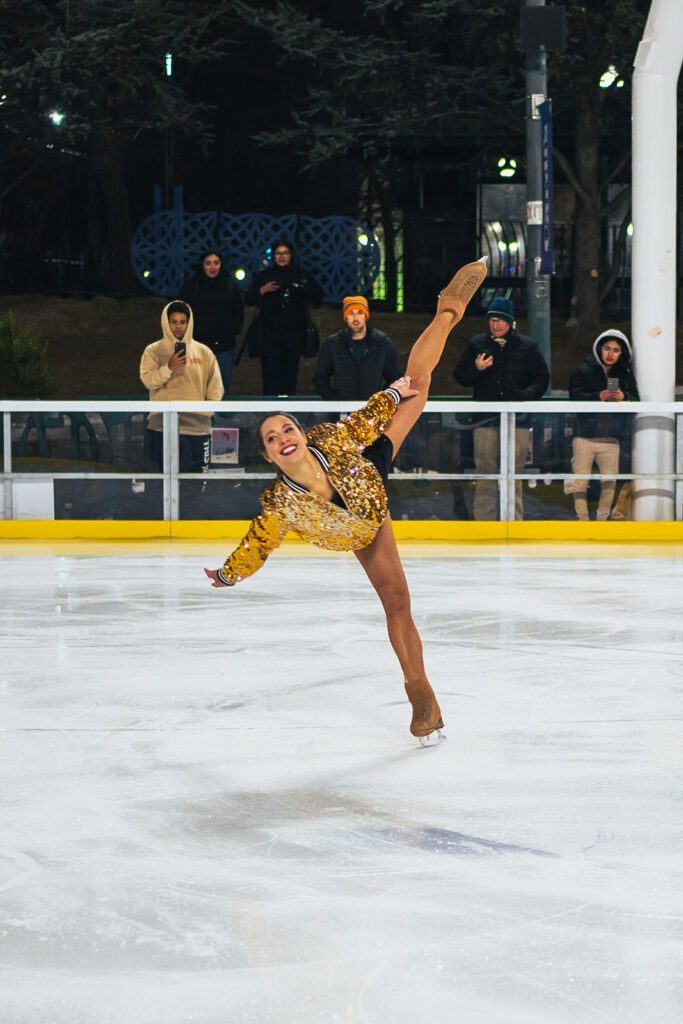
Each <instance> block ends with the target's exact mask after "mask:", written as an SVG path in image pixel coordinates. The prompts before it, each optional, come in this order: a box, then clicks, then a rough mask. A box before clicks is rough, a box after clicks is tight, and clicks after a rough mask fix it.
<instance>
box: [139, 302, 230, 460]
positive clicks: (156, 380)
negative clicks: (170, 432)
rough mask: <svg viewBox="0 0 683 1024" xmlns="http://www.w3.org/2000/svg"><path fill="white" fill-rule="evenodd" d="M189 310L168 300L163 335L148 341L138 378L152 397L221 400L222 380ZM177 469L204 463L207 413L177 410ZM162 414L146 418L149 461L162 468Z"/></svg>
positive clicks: (208, 446) (207, 447)
mask: <svg viewBox="0 0 683 1024" xmlns="http://www.w3.org/2000/svg"><path fill="white" fill-rule="evenodd" d="M193 326H194V325H193V320H192V310H191V309H190V307H189V306H188V305H187V303H185V302H170V303H169V304H168V305H167V306H165V307H164V309H163V311H162V314H161V330H162V332H163V337H162V338H161V339H160V340H159V341H155V342H153V344H151V345H148V346H147V348H146V349H145V351H144V352H143V353H142V359H141V360H140V380H141V381H142V383H143V384H144V385H145V387H146V388H147V389H148V391H149V397H150V401H152V402H219V401H220V400H221V398H222V397H223V381H222V379H221V372H220V369H219V367H218V363H217V361H216V357H215V355H214V354H213V352H212V351H211V349H210V348H207V346H206V345H202V344H201V342H199V341H195V340H194V338H193V337H192V330H193ZM178 421H179V433H180V472H181V473H198V472H201V471H202V470H203V469H206V468H208V465H209V457H210V452H211V416H210V415H206V416H205V415H203V414H201V413H181V414H180V416H179V417H178ZM162 430H163V415H162V413H150V414H149V417H148V420H147V437H146V446H145V447H146V451H147V459H146V461H147V465H148V466H149V467H150V469H151V470H152V471H155V470H159V471H160V470H162V469H163V462H164V459H163V451H164V446H163V433H162Z"/></svg>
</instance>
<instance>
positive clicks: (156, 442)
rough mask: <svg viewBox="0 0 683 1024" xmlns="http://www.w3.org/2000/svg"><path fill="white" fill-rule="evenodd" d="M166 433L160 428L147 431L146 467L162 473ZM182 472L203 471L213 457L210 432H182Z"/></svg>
mask: <svg viewBox="0 0 683 1024" xmlns="http://www.w3.org/2000/svg"><path fill="white" fill-rule="evenodd" d="M163 437H164V435H163V434H162V432H161V431H160V430H146V431H145V469H147V471H148V472H150V473H161V472H162V471H163V468H164V442H163ZM179 441H180V452H179V462H180V466H179V469H180V472H181V473H203V472H204V470H206V469H208V468H209V459H210V457H211V435H210V434H180V435H179Z"/></svg>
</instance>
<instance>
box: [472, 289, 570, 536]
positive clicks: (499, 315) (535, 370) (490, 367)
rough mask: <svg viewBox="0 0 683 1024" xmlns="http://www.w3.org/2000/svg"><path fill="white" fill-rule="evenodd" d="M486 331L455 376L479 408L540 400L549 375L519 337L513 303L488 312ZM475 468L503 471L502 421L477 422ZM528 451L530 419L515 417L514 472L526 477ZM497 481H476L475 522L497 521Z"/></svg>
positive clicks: (485, 418) (520, 514)
mask: <svg viewBox="0 0 683 1024" xmlns="http://www.w3.org/2000/svg"><path fill="white" fill-rule="evenodd" d="M486 320H487V327H488V330H486V331H484V332H483V333H482V334H477V335H475V336H474V337H473V338H471V339H470V341H469V342H468V344H467V347H466V348H465V351H464V352H463V354H462V356H461V358H460V361H459V363H458V365H457V366H456V367H455V370H454V371H453V376H454V377H455V379H456V380H457V382H458V384H462V385H463V387H466V388H472V389H473V390H472V397H473V398H474V400H475V402H529V401H534V400H537V399H539V398H542V397H543V395H544V394H545V393H546V391H547V389H548V385H549V383H550V373H549V371H548V366H547V364H546V361H545V359H544V358H543V355H542V353H541V350H540V348H539V347H538V345H537V344H536V342H535V341H534V340H533V338H530V337H528V336H527V335H526V334H520V333H519V332H518V331H517V325H516V322H515V313H514V308H513V305H512V302H511V300H510V299H507V298H505V297H504V296H502V295H499V296H496V297H495V298H494V299H493V301H492V302H491V304H490V306H489V307H488V309H487V311H486ZM473 424H474V464H475V468H476V471H477V473H487V474H497V473H500V472H501V467H500V417H499V416H498V415H491V414H490V413H484V414H482V415H481V416H476V417H474V418H473ZM528 446H529V417H528V416H519V415H518V416H517V420H516V427H515V467H516V472H518V473H522V472H523V471H524V463H525V462H526V455H527V449H528ZM498 490H499V488H498V481H497V480H477V481H476V484H475V490H474V518H475V519H497V518H498ZM515 518H516V519H523V518H524V505H523V499H522V483H521V481H520V482H518V483H517V484H516V486H515Z"/></svg>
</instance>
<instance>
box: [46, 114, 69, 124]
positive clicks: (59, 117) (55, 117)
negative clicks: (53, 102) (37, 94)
mask: <svg viewBox="0 0 683 1024" xmlns="http://www.w3.org/2000/svg"><path fill="white" fill-rule="evenodd" d="M47 116H48V117H49V118H50V120H51V121H52V123H53V124H56V125H60V124H61V123H62V121H63V120H64V116H65V115H64V114H62V113H61V111H59V110H51V111H50V113H49V114H48V115H47Z"/></svg>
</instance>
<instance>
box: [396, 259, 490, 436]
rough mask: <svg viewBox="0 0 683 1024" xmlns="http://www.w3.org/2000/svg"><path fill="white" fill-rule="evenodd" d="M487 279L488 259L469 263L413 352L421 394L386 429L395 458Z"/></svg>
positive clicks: (411, 369)
mask: <svg viewBox="0 0 683 1024" xmlns="http://www.w3.org/2000/svg"><path fill="white" fill-rule="evenodd" d="M485 277H486V261H485V260H477V261H476V262H475V263H469V264H468V265H467V266H466V267H463V268H462V269H461V270H459V271H458V273H457V274H456V276H455V277H454V278H453V280H452V281H451V282H450V284H449V285H448V286H447V287H446V288H445V289H444V291H443V292H442V294H441V296H440V298H439V302H438V305H437V311H436V316H435V317H434V319H433V320H432V322H431V323H430V324H429V325H428V327H426V328H425V330H424V331H423V332H422V334H421V335H420V337H419V338H418V339H417V341H416V342H415V344H414V345H413V347H412V349H411V350H410V355H409V356H408V366H407V367H406V376H407V377H410V379H411V384H412V386H413V388H415V389H416V391H417V394H416V395H414V396H413V397H412V398H411V399H410V401H408V402H402V403H401V405H400V406H399V407H398V409H397V410H396V412H395V413H394V416H393V418H392V420H391V423H390V424H389V426H388V427H387V429H386V435H387V437H389V438H390V439H391V443H392V444H393V446H394V456H396V455H397V454H398V450H399V448H400V447H401V445H402V444H403V442H404V441H405V439H406V437H407V436H408V434H409V433H410V431H411V430H412V428H413V427H414V425H415V424H416V423H417V421H418V419H419V418H420V415H421V413H422V410H423V409H424V407H425V403H426V401H427V399H428V398H429V387H430V384H431V381H432V372H433V371H434V369H435V368H436V366H437V364H438V362H439V360H440V359H441V356H442V355H443V350H444V348H445V346H446V341H447V339H448V335H449V334H450V332H451V331H452V330H453V328H454V327H455V325H456V324H457V323H459V322H460V321H461V320H462V318H463V314H464V312H465V309H466V308H467V303H468V302H469V300H470V299H471V298H472V296H473V295H474V293H475V292H476V290H477V288H478V287H479V285H480V284H481V282H482V281H483V280H484V278H485Z"/></svg>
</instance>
